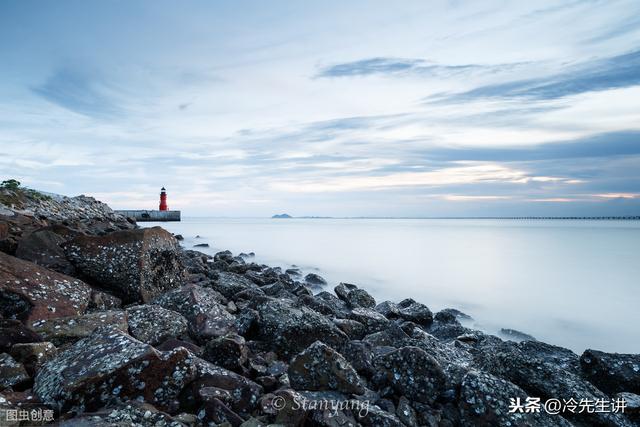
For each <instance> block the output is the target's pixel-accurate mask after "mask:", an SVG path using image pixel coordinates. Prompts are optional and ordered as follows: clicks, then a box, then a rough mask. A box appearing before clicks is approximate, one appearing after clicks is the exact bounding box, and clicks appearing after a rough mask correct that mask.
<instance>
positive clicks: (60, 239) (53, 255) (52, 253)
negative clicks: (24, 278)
mask: <svg viewBox="0 0 640 427" xmlns="http://www.w3.org/2000/svg"><path fill="white" fill-rule="evenodd" d="M78 234H79V233H78V232H77V231H74V230H71V229H70V228H67V227H65V226H63V225H55V226H49V227H45V228H41V229H39V230H36V231H34V232H32V233H29V234H27V235H26V236H24V237H23V238H22V239H20V241H18V246H17V248H16V254H15V255H16V257H17V258H20V259H24V260H25V261H31V262H33V263H36V264H38V265H40V266H42V267H46V268H48V269H50V270H54V271H57V272H59V273H63V274H68V275H74V273H75V269H74V268H73V265H72V264H71V263H70V262H69V260H67V257H66V255H65V253H64V250H63V249H62V244H63V243H64V242H66V241H67V240H69V239H72V238H73V237H75V236H77V235H78Z"/></svg>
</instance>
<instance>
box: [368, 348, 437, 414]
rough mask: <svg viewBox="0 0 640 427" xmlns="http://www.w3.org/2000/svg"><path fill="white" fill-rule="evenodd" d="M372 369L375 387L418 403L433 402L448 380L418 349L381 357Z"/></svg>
mask: <svg viewBox="0 0 640 427" xmlns="http://www.w3.org/2000/svg"><path fill="white" fill-rule="evenodd" d="M375 366H376V370H377V372H376V374H375V375H374V380H373V381H374V382H375V383H376V384H378V385H380V386H385V385H389V386H391V387H392V388H393V389H394V390H395V391H396V392H397V393H398V394H400V395H404V396H406V397H407V398H408V399H410V400H415V401H417V402H422V403H433V402H434V401H435V400H436V399H437V397H438V395H439V394H440V393H441V392H442V391H443V389H444V387H445V384H446V381H447V379H446V376H445V374H444V371H443V370H442V367H441V366H440V364H439V363H438V361H437V360H436V359H434V358H433V357H432V356H430V355H428V354H427V353H426V352H425V351H424V350H422V349H420V348H418V347H403V348H401V349H398V350H395V351H393V352H390V353H388V354H385V355H383V356H380V357H378V358H377V359H376V360H375Z"/></svg>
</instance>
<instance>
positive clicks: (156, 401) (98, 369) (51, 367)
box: [33, 326, 195, 412]
mask: <svg viewBox="0 0 640 427" xmlns="http://www.w3.org/2000/svg"><path fill="white" fill-rule="evenodd" d="M193 358H194V356H193V355H191V353H189V352H188V351H187V350H186V349H184V348H178V349H176V350H174V351H172V352H167V353H161V352H158V351H156V350H155V349H154V348H153V347H151V346H150V345H147V344H144V343H142V342H140V341H138V340H136V339H135V338H132V337H130V336H129V335H127V334H126V333H125V332H122V331H121V330H119V329H117V328H115V327H113V326H106V327H102V328H99V329H97V330H95V331H94V332H93V333H92V334H91V335H90V336H89V337H87V338H84V339H82V340H80V341H78V342H76V343H75V344H74V345H72V346H71V347H69V348H68V349H66V350H65V351H62V352H60V353H59V354H58V355H57V356H56V357H55V358H54V359H52V360H50V361H49V362H47V363H46V364H45V365H44V366H43V367H42V368H41V369H40V371H39V372H38V375H37V376H36V379H35V384H34V387H33V390H34V393H35V394H36V395H37V396H38V397H39V398H40V399H42V401H43V402H45V403H47V404H50V405H53V406H56V407H57V408H58V409H59V410H61V411H69V410H78V411H79V412H82V411H92V410H96V409H99V408H100V407H101V406H102V405H104V404H105V403H107V402H108V401H110V400H112V399H113V398H115V397H119V398H121V399H124V398H129V399H134V400H135V399H139V398H140V399H142V400H143V401H145V402H148V403H151V404H153V405H154V406H156V407H157V408H159V409H161V410H164V411H168V412H171V411H172V410H176V409H177V407H176V405H177V404H176V398H177V396H178V394H179V393H180V391H181V390H182V389H183V388H184V386H185V385H186V384H187V383H189V382H190V381H191V380H193V379H194V378H195V368H194V363H193Z"/></svg>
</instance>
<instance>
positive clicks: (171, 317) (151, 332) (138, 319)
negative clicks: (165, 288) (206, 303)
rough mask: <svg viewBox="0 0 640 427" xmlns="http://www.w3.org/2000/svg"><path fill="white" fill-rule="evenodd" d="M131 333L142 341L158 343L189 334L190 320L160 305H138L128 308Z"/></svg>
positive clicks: (151, 343)
mask: <svg viewBox="0 0 640 427" xmlns="http://www.w3.org/2000/svg"><path fill="white" fill-rule="evenodd" d="M127 314H128V316H129V333H130V334H131V336H132V337H134V338H137V339H139V340H140V341H142V342H144V343H147V344H150V345H153V346H155V345H157V344H160V343H161V342H164V341H166V340H168V339H170V338H179V337H185V336H187V335H188V330H189V322H188V321H187V319H185V318H184V317H183V316H182V315H181V314H179V313H176V312H175V311H173V310H167V309H166V308H162V307H160V306H159V305H153V304H148V305H137V306H133V307H129V308H127Z"/></svg>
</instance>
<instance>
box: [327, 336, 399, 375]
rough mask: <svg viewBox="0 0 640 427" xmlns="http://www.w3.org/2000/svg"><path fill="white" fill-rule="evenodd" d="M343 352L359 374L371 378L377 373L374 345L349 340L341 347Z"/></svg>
mask: <svg viewBox="0 0 640 427" xmlns="http://www.w3.org/2000/svg"><path fill="white" fill-rule="evenodd" d="M340 350H341V354H342V355H343V356H344V358H345V359H347V361H348V362H349V363H350V364H351V366H353V368H354V369H355V370H356V372H358V374H360V375H362V376H364V377H366V378H370V377H371V376H372V375H373V374H374V373H375V367H374V363H373V360H374V350H373V346H372V345H371V344H370V343H368V342H364V341H357V340H354V341H348V342H346V343H345V344H344V345H343V346H342V347H341V349H340ZM394 350H395V349H394Z"/></svg>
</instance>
